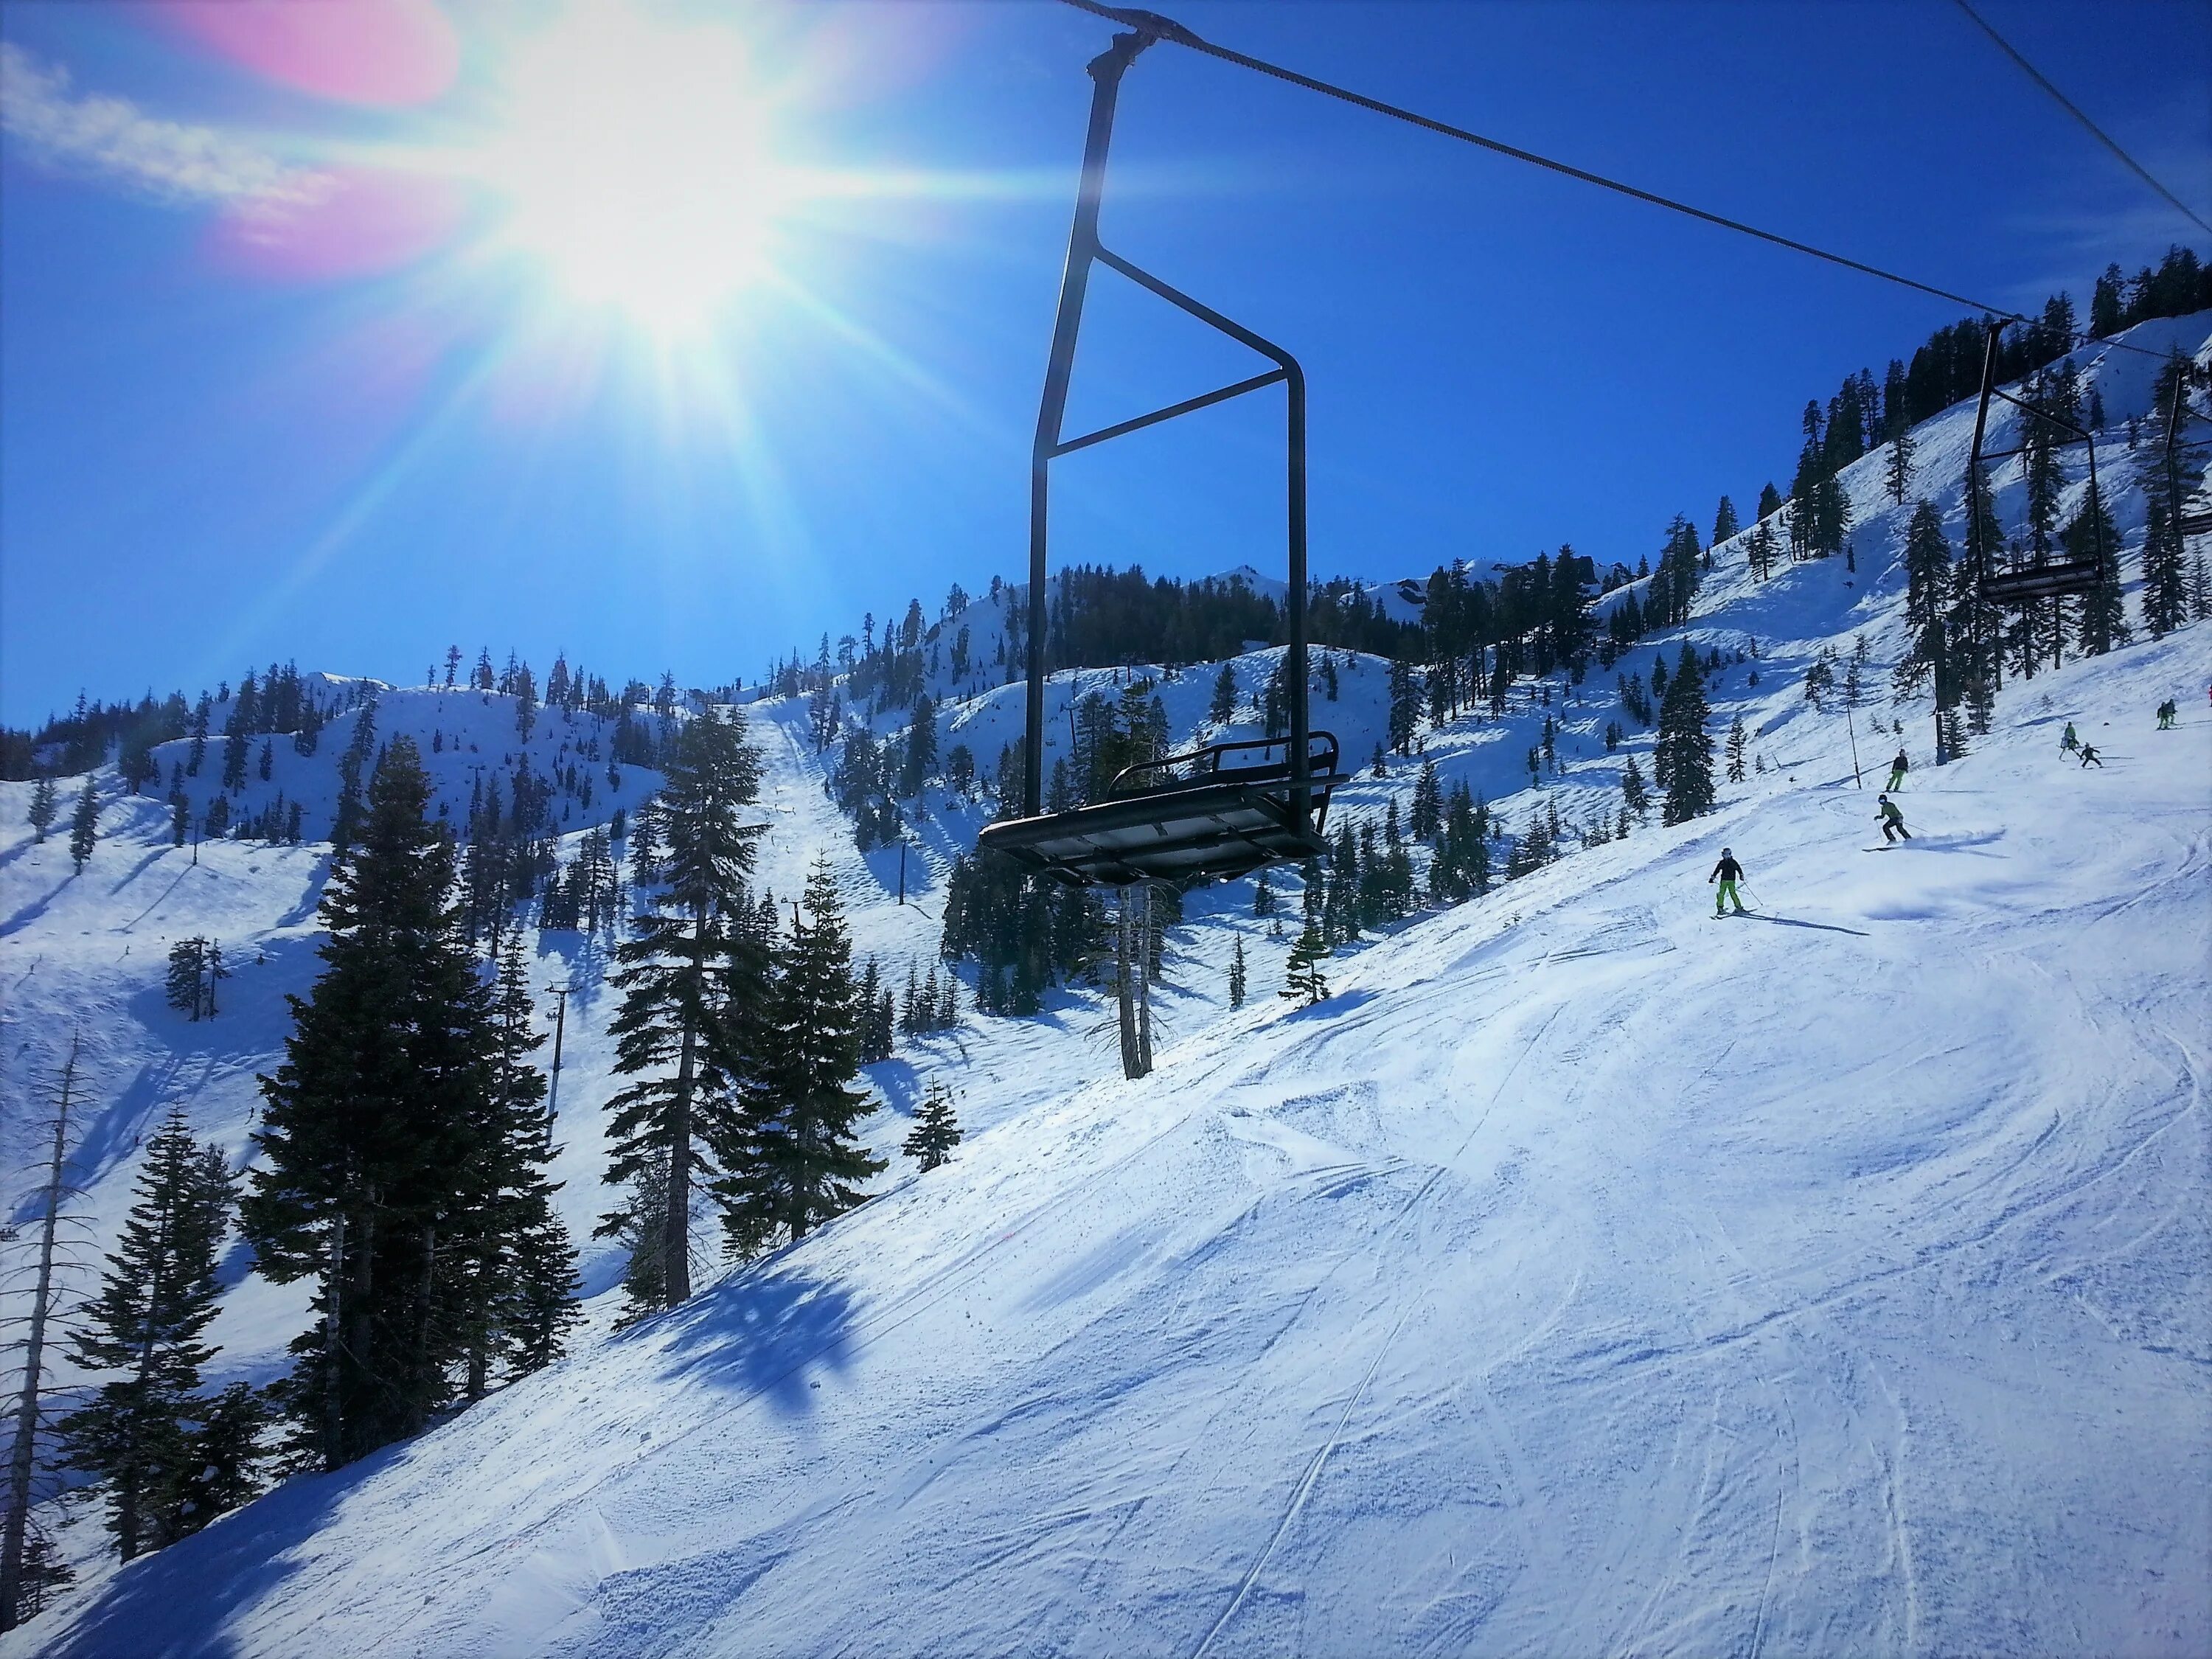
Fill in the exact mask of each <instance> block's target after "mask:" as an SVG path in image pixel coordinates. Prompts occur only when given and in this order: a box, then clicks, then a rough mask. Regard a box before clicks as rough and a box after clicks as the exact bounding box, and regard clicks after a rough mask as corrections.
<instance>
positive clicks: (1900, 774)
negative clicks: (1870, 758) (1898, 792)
mask: <svg viewBox="0 0 2212 1659" xmlns="http://www.w3.org/2000/svg"><path fill="white" fill-rule="evenodd" d="M1909 770H1910V768H1909V767H1908V766H1907V765H1906V763H1905V748H1904V745H1903V744H1899V746H1898V750H1897V758H1896V759H1895V760H1893V761H1892V762H1890V763H1889V787H1891V788H1893V789H1901V788H1903V787H1905V773H1906V772H1907V771H1909Z"/></svg>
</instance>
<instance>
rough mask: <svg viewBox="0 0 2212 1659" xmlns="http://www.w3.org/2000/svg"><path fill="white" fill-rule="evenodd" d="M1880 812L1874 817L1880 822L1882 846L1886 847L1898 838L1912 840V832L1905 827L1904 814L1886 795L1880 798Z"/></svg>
mask: <svg viewBox="0 0 2212 1659" xmlns="http://www.w3.org/2000/svg"><path fill="white" fill-rule="evenodd" d="M1875 817H1877V818H1878V819H1880V820H1881V841H1882V845H1883V846H1885V847H1887V846H1888V845H1889V844H1890V843H1891V842H1894V841H1895V840H1896V839H1897V838H1898V837H1899V836H1904V837H1905V840H1907V841H1911V839H1912V831H1911V830H1910V829H1906V828H1905V814H1904V813H1902V812H1900V811H1898V810H1897V803H1896V802H1895V801H1893V800H1892V799H1890V798H1889V797H1888V796H1887V795H1883V796H1882V797H1881V811H1878V812H1876V813H1875Z"/></svg>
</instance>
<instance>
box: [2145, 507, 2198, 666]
mask: <svg viewBox="0 0 2212 1659" xmlns="http://www.w3.org/2000/svg"><path fill="white" fill-rule="evenodd" d="M2143 506H2144V527H2143V552H2142V564H2143V594H2142V607H2143V626H2144V627H2145V628H2146V629H2148V630H2149V632H2150V636H2151V637H2152V638H2153V639H2160V638H2163V637H2164V636H2165V635H2168V634H2171V633H2172V632H2173V630H2174V629H2177V628H2179V627H2182V626H2183V625H2184V624H2185V623H2187V622H2188V621H2189V573H2188V569H2187V567H2186V565H2185V562H2184V557H2183V552H2184V550H2183V546H2182V538H2181V527H2180V526H2179V525H2178V524H2176V523H2175V522H2174V519H2173V514H2172V513H2170V512H2168V511H2167V510H2166V492H2165V491H2164V490H2162V489H2159V488H2158V487H2157V486H2155V485H2154V486H2153V487H2152V488H2151V489H2149V490H2148V492H2147V499H2146V500H2145V501H2144V503H2143Z"/></svg>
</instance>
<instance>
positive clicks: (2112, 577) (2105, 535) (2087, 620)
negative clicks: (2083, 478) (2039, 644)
mask: <svg viewBox="0 0 2212 1659" xmlns="http://www.w3.org/2000/svg"><path fill="white" fill-rule="evenodd" d="M2060 540H2061V541H2062V542H2063V544H2064V546H2065V550H2066V556H2067V557H2068V558H2069V559H2093V560H2095V561H2096V563H2097V585H2096V586H2094V587H2093V588H2092V589H2091V590H2090V591H2089V592H2087V594H2085V595H2084V596H2083V598H2082V601H2081V621H2080V623H2078V625H2077V626H2078V634H2077V637H2078V639H2079V640H2080V642H2081V649H2082V651H2083V653H2085V654H2087V655H2088V656H2092V657H2097V656H2102V655H2103V654H2104V653H2106V652H2108V651H2110V650H2112V648H2113V647H2116V646H2122V645H2125V644H2126V643H2127V642H2128V641H2129V639H2130V636H2131V635H2132V633H2133V630H2132V629H2130V628H2129V626H2128V618H2127V610H2126V607H2125V605H2124V604H2123V603H2122V601H2121V598H2120V532H2119V531H2118V529H2117V528H2116V527H2115V526H2113V523H2112V514H2111V513H2108V512H2106V510H2105V503H2104V499H2103V497H2102V495H2100V493H2099V491H2098V489H2097V488H2096V486H2094V485H2092V486H2090V489H2089V492H2088V495H2087V499H2086V500H2085V501H2083V502H2082V503H2081V511H2080V512H2079V513H2076V514H2075V517H2074V520H2073V522H2072V523H2070V524H2069V525H2068V526H2066V529H2065V532H2064V533H2063V536H2062V537H2061V538H2060Z"/></svg>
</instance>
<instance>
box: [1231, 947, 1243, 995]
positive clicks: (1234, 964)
mask: <svg viewBox="0 0 2212 1659" xmlns="http://www.w3.org/2000/svg"><path fill="white" fill-rule="evenodd" d="M1229 1006H1231V1008H1242V1007H1243V1006H1244V936H1243V934H1242V933H1239V934H1238V935H1237V939H1236V942H1235V944H1234V945H1233V946H1232V947H1231V955H1230V957H1229Z"/></svg>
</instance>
